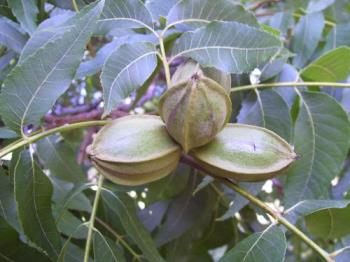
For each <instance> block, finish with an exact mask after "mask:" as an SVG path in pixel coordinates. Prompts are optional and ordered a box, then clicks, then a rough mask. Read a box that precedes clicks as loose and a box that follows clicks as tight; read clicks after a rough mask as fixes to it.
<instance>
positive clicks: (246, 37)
mask: <svg viewBox="0 0 350 262" xmlns="http://www.w3.org/2000/svg"><path fill="white" fill-rule="evenodd" d="M280 49H281V42H280V40H279V39H278V38H276V37H274V36H273V35H271V34H269V33H266V32H264V31H262V30H260V29H257V28H255V27H251V26H248V25H245V24H241V23H237V22H216V21H215V22H211V23H210V24H208V25H207V26H205V27H202V28H199V29H197V30H195V31H192V32H186V33H184V34H183V35H182V36H181V37H180V38H179V39H178V41H177V43H176V44H175V46H174V48H173V50H172V60H174V59H175V58H177V57H180V56H186V57H191V58H192V59H194V60H196V61H197V62H198V63H199V64H201V65H202V66H204V67H215V68H217V69H219V70H222V71H224V72H230V73H236V74H240V73H243V72H248V71H250V70H253V69H254V68H256V67H258V66H259V65H261V64H263V63H264V62H266V61H267V60H268V59H269V58H271V57H272V56H273V55H275V54H276V53H277V52H279V50H280Z"/></svg>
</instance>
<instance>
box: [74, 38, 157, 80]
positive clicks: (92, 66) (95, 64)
mask: <svg viewBox="0 0 350 262" xmlns="http://www.w3.org/2000/svg"><path fill="white" fill-rule="evenodd" d="M135 42H154V43H155V44H156V43H157V42H158V38H156V37H155V36H154V35H153V34H147V35H145V34H136V33H133V34H129V35H126V36H121V37H118V38H117V39H115V40H113V41H112V42H110V43H108V44H106V45H105V46H103V47H102V48H101V49H100V50H99V51H98V52H97V54H96V56H95V57H94V58H93V59H91V60H88V61H84V62H83V63H81V64H80V66H79V68H78V70H77V75H76V77H78V78H81V77H84V76H88V75H93V74H95V73H96V72H98V71H99V70H101V68H102V67H103V65H104V64H105V62H106V60H107V59H108V57H109V56H110V55H111V54H112V53H113V52H114V51H115V50H116V49H117V48H118V47H120V46H121V45H122V44H126V43H128V44H132V43H135Z"/></svg>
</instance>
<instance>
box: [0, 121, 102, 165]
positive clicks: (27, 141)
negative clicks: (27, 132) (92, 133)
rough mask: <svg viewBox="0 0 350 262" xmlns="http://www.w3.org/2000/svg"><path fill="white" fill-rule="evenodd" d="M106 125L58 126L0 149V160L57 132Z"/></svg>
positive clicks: (97, 122) (80, 124) (92, 123)
mask: <svg viewBox="0 0 350 262" xmlns="http://www.w3.org/2000/svg"><path fill="white" fill-rule="evenodd" d="M107 123H108V121H107V120H96V121H85V122H79V123H74V124H70V125H64V126H59V127H56V128H52V129H49V130H46V131H43V132H40V133H37V134H35V135H32V136H29V137H26V138H21V139H19V140H17V141H15V142H14V143H12V144H10V145H8V146H6V147H4V148H3V149H1V150H0V158H2V157H3V156H5V155H7V154H8V153H11V152H12V151H14V150H16V149H19V148H21V147H23V146H26V145H29V144H32V143H34V142H36V141H38V140H40V139H42V138H44V137H47V136H49V135H52V134H55V133H58V132H67V131H71V130H74V129H78V128H84V127H90V126H103V125H105V124H107Z"/></svg>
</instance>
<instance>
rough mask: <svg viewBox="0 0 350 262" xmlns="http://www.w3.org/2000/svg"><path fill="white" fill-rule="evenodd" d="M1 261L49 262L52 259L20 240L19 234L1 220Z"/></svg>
mask: <svg viewBox="0 0 350 262" xmlns="http://www.w3.org/2000/svg"><path fill="white" fill-rule="evenodd" d="M0 260H1V261H16V262H26V261H37V262H49V261H50V259H49V258H48V257H46V256H45V255H44V254H41V253H40V252H38V251H37V250H35V249H34V248H32V247H30V246H27V245H26V244H24V243H22V242H21V240H20V236H19V234H18V233H17V232H16V230H14V229H13V228H12V227H11V226H10V225H9V224H8V223H6V221H5V220H4V219H2V218H0Z"/></svg>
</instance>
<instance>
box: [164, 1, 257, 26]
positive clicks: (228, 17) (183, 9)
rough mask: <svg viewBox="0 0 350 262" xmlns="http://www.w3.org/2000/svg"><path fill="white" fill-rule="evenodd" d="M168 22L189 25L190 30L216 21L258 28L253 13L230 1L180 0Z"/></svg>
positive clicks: (172, 10) (171, 10) (168, 16)
mask: <svg viewBox="0 0 350 262" xmlns="http://www.w3.org/2000/svg"><path fill="white" fill-rule="evenodd" d="M167 20H168V23H169V24H172V23H182V24H183V23H186V24H189V25H190V28H193V27H194V28H196V27H201V26H203V25H206V24H208V23H210V22H211V21H214V20H218V21H236V22H240V23H243V24H249V25H252V26H258V22H257V20H256V18H255V16H254V15H253V14H252V13H249V12H248V11H246V10H245V9H244V7H243V6H242V5H239V4H235V3H234V2H233V1H229V0H216V1H211V0H180V1H178V2H177V3H176V4H175V5H174V6H173V7H172V8H171V9H170V11H169V14H168V15H167Z"/></svg>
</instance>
